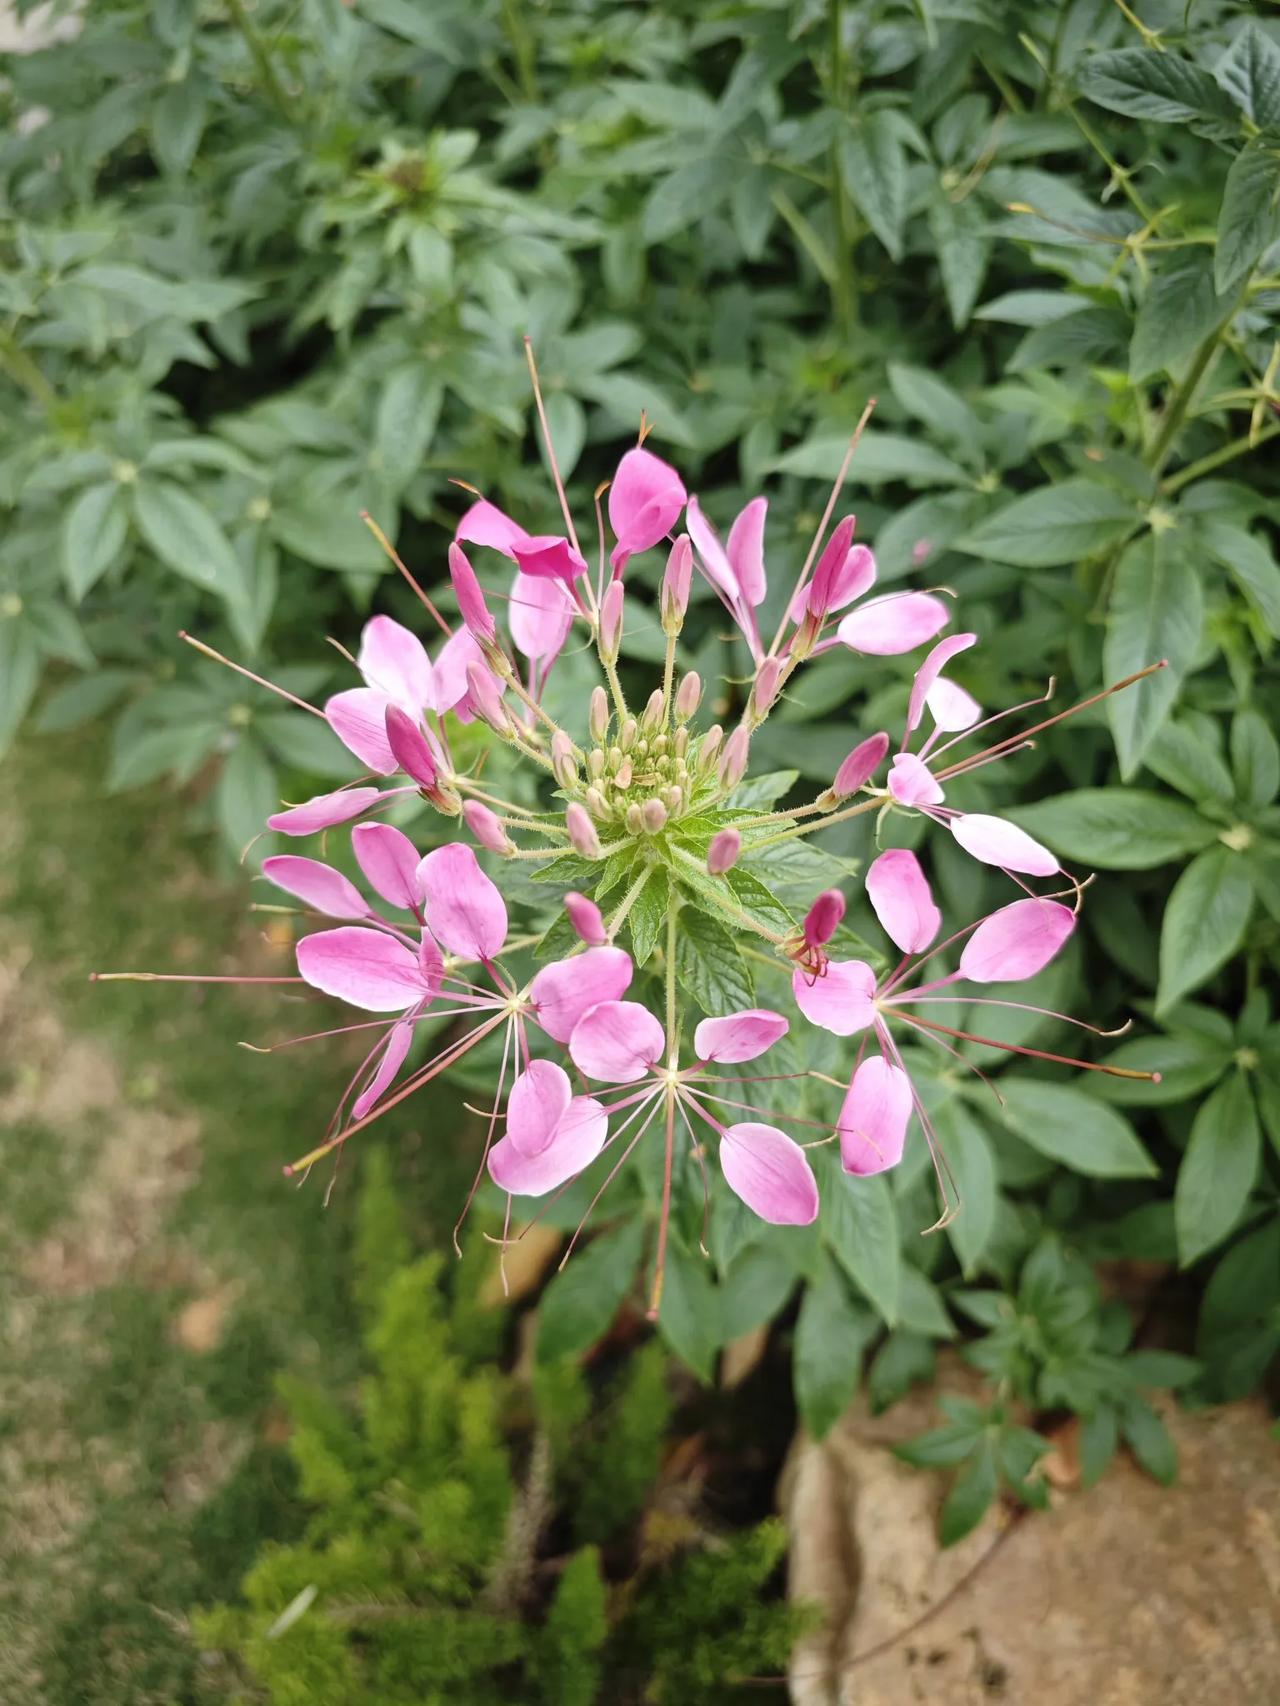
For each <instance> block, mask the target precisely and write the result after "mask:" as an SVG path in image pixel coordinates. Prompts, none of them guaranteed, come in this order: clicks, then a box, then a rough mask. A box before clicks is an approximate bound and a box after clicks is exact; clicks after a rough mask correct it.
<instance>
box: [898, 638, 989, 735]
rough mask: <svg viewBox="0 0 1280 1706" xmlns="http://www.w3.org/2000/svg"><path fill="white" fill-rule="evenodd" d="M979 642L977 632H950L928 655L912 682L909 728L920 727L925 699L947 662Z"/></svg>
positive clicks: (908, 716) (908, 715)
mask: <svg viewBox="0 0 1280 1706" xmlns="http://www.w3.org/2000/svg"><path fill="white" fill-rule="evenodd" d="M977 643H978V636H977V635H976V634H948V635H947V637H946V639H945V640H939V641H938V643H937V645H936V646H934V647H933V648H932V649H931V650H930V651H929V652H928V654H927V655H926V657H925V660H924V662H923V663H922V664H921V665H920V667H919V669H918V670H917V671H916V677H915V680H914V681H913V682H912V684H911V699H910V701H909V703H908V705H907V729H908V732H909V731H910V730H912V729H918V728H919V727H920V720H921V718H922V717H923V716H924V707H925V701H926V699H927V698H928V695H929V689H930V688H931V687H932V686H933V684H934V682H935V681H936V680H937V679H938V677H939V676H940V675H941V674H942V671H943V669H944V668H945V667H946V665H947V663H948V662H949V661H950V660H951V659H952V658H953V657H955V655H956V653H957V652H966V651H968V649H969V647H970V646H975V645H977Z"/></svg>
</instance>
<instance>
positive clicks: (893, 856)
mask: <svg viewBox="0 0 1280 1706" xmlns="http://www.w3.org/2000/svg"><path fill="white" fill-rule="evenodd" d="M867 899H868V900H869V901H870V902H871V904H872V906H873V907H874V908H875V914H876V917H877V918H878V919H879V920H880V923H881V925H882V926H883V927H884V932H885V934H886V936H888V937H889V938H890V940H891V941H893V942H895V943H896V944H897V945H898V947H900V948H901V949H902V951H903V953H904V954H919V953H922V952H923V951H924V949H925V948H927V947H928V946H929V944H930V942H932V941H933V939H934V937H935V936H936V935H937V934H938V929H939V927H940V925H941V923H942V914H941V913H940V912H939V911H938V908H937V907H936V906H935V905H934V904H933V894H932V891H931V890H930V888H929V880H928V878H927V877H926V876H925V874H924V871H923V870H922V868H921V865H920V861H919V860H918V859H917V858H916V856H915V854H914V853H909V852H908V851H907V850H906V848H905V847H892V848H890V849H889V851H888V852H887V853H882V854H881V855H880V857H879V858H878V859H876V860H875V861H874V862H873V864H872V866H871V868H870V870H869V871H868V872H867Z"/></svg>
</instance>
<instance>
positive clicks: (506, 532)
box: [453, 498, 529, 557]
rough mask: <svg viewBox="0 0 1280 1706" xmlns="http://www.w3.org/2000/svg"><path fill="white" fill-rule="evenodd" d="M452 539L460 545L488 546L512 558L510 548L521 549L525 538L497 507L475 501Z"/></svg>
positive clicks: (512, 554)
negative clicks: (519, 546) (516, 547)
mask: <svg viewBox="0 0 1280 1706" xmlns="http://www.w3.org/2000/svg"><path fill="white" fill-rule="evenodd" d="M453 537H454V538H455V539H456V540H458V541H459V542H460V543H462V544H467V545H488V546H491V547H492V549H493V550H495V551H501V552H502V554H503V556H504V557H514V555H515V552H514V550H513V547H514V546H516V545H522V544H523V543H524V541H525V540H526V539H527V538H528V537H529V535H528V534H527V533H526V532H525V530H524V528H523V527H521V525H520V523H519V522H518V521H512V519H511V517H510V516H509V515H507V514H505V513H504V512H503V511H502V510H500V509H499V508H498V506H497V504H491V503H490V502H489V500H488V499H487V498H478V499H477V500H476V502H475V503H473V504H472V506H471V508H470V509H469V510H467V512H466V514H465V515H464V516H463V517H462V520H461V521H460V522H459V523H458V526H457V530H456V532H455V533H454V535H453Z"/></svg>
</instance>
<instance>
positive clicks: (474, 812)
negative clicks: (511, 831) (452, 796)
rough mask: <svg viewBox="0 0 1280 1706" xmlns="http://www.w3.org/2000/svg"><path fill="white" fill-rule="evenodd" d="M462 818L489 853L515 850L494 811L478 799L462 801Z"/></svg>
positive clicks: (503, 852)
mask: <svg viewBox="0 0 1280 1706" xmlns="http://www.w3.org/2000/svg"><path fill="white" fill-rule="evenodd" d="M462 818H463V822H464V823H465V824H466V826H467V828H468V829H469V830H470V831H471V833H472V835H474V836H475V838H476V840H477V841H478V842H479V843H480V845H481V847H487V848H488V849H489V851H490V852H491V853H502V854H504V855H505V854H507V853H512V852H514V851H515V846H514V843H513V842H512V840H511V837H510V836H509V835H508V834H507V832H506V830H505V829H503V827H502V824H501V822H500V821H499V819H498V816H497V814H496V813H495V812H491V811H490V810H489V808H488V806H486V805H483V804H482V803H481V802H480V801H479V800H467V801H465V802H464V803H463V807H462Z"/></svg>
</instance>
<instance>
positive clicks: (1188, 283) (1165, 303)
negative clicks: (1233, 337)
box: [1129, 253, 1231, 383]
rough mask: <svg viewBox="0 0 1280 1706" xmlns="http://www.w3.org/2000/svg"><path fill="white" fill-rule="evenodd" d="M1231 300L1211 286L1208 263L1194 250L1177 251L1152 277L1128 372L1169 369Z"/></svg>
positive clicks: (1140, 375)
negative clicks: (1224, 297) (1186, 252)
mask: <svg viewBox="0 0 1280 1706" xmlns="http://www.w3.org/2000/svg"><path fill="white" fill-rule="evenodd" d="M1230 307H1231V304H1230V303H1227V302H1223V301H1221V299H1220V298H1219V296H1218V293H1217V291H1216V290H1215V289H1214V287H1213V267H1212V266H1211V265H1210V263H1209V262H1208V261H1207V260H1206V259H1205V258H1204V257H1203V256H1202V255H1199V254H1195V253H1192V254H1190V255H1185V256H1181V257H1179V258H1178V259H1177V260H1176V261H1174V262H1173V263H1172V264H1170V265H1167V266H1164V267H1162V268H1161V270H1160V271H1159V272H1158V273H1157V274H1156V276H1155V278H1154V279H1153V280H1152V281H1151V285H1150V287H1149V288H1148V290H1147V294H1146V295H1145V296H1144V297H1143V299H1142V305H1141V306H1140V307H1139V309H1138V315H1137V319H1136V320H1135V322H1134V327H1133V341H1132V342H1131V343H1130V345H1129V377H1130V379H1132V380H1134V381H1135V383H1139V382H1141V381H1142V380H1144V379H1149V378H1150V377H1151V375H1152V374H1153V373H1161V372H1164V373H1172V372H1174V371H1176V370H1177V369H1179V368H1180V367H1181V366H1182V364H1183V363H1184V362H1185V361H1186V360H1188V358H1189V357H1190V356H1191V355H1192V354H1193V353H1194V351H1195V350H1196V348H1197V346H1198V345H1200V344H1201V343H1203V341H1204V340H1205V338H1207V337H1208V336H1209V334H1210V332H1212V331H1214V329H1215V328H1216V327H1217V326H1219V325H1220V324H1221V323H1222V321H1223V320H1224V319H1225V318H1226V316H1227V314H1228V312H1229V311H1230Z"/></svg>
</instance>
